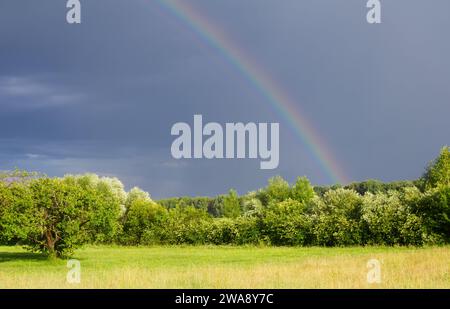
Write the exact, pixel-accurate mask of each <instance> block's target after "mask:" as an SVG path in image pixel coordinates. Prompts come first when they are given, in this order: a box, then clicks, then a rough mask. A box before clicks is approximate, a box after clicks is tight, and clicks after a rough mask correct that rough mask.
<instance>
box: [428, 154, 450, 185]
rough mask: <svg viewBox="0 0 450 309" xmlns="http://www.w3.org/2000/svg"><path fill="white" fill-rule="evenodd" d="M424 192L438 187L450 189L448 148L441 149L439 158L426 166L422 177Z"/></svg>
mask: <svg viewBox="0 0 450 309" xmlns="http://www.w3.org/2000/svg"><path fill="white" fill-rule="evenodd" d="M423 182H424V186H425V190H429V189H433V188H436V187H438V186H444V187H450V147H448V146H446V147H443V148H442V149H441V152H440V154H439V156H438V157H437V158H436V160H434V161H433V162H431V164H430V165H429V166H428V168H427V170H426V172H425V175H424V176H423Z"/></svg>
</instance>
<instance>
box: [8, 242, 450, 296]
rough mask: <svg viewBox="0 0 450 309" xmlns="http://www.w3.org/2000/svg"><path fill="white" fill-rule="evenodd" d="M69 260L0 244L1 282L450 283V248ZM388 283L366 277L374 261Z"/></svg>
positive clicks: (145, 251) (90, 254) (126, 250)
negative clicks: (73, 269)
mask: <svg viewBox="0 0 450 309" xmlns="http://www.w3.org/2000/svg"><path fill="white" fill-rule="evenodd" d="M73 258H75V259H78V260H79V261H80V263H81V282H80V283H79V284H69V283H67V282H66V274H67V271H68V270H69V269H68V268H67V265H66V263H67V261H65V260H49V259H47V258H46V257H45V256H43V255H41V254H33V253H28V252H26V251H24V250H23V249H22V248H20V247H0V288H450V247H448V246H446V247H429V248H400V247H394V248H386V247H355V248H319V247H311V248H299V247H297V248H289V247H231V246H230V247H228V246H223V247H218V246H195V247H193V246H174V247H109V246H99V247H85V248H84V249H81V250H78V251H77V253H76V254H75V256H74V257H73ZM370 259H377V260H379V261H380V262H381V279H382V280H381V283H379V284H376V283H373V284H369V283H367V272H368V268H367V262H368V261H369V260H370Z"/></svg>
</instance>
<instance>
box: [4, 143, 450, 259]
mask: <svg viewBox="0 0 450 309" xmlns="http://www.w3.org/2000/svg"><path fill="white" fill-rule="evenodd" d="M449 173H450V155H449V148H448V147H444V148H443V149H442V150H441V153H440V155H439V157H438V158H437V159H436V160H435V161H433V163H432V164H430V165H429V167H428V168H427V172H426V173H425V175H424V176H423V177H422V178H421V179H420V181H414V182H411V181H400V182H391V183H382V182H379V181H375V180H368V181H364V182H357V183H352V184H349V185H347V186H345V187H342V186H341V185H339V184H337V185H333V186H329V187H314V188H313V187H312V186H311V184H310V182H309V180H308V179H307V178H306V177H300V178H297V179H296V181H295V183H294V184H293V185H292V186H290V185H289V183H288V182H287V181H285V180H284V179H283V178H281V177H279V176H277V177H274V178H271V179H270V180H269V183H268V185H267V186H266V187H265V188H263V189H260V190H258V191H255V192H249V193H247V194H246V195H243V196H241V197H239V196H238V195H237V193H236V191H234V190H230V192H229V193H228V194H227V195H219V196H217V197H212V198H209V197H181V198H171V199H165V200H161V201H159V202H158V203H155V202H154V201H152V199H151V198H150V195H149V194H148V193H147V192H145V191H143V190H141V189H139V188H137V187H135V188H133V189H131V190H130V191H129V192H128V193H127V192H125V190H124V186H123V184H122V183H121V182H120V181H119V180H118V179H117V178H110V177H99V176H97V175H95V174H85V175H76V176H71V175H69V176H65V177H64V178H48V177H45V176H42V175H39V174H36V173H27V172H22V171H14V172H6V173H5V172H3V173H0V243H2V244H17V243H19V244H22V245H25V246H27V247H28V248H29V249H31V250H34V251H41V252H45V253H47V254H49V255H53V256H63V255H70V254H71V253H72V252H73V250H74V249H76V248H77V247H79V246H81V245H82V244H85V243H113V242H119V243H121V244H125V245H155V244H170V245H172V244H193V245H196V244H218V245H219V244H220V245H225V244H233V245H243V244H260V243H264V244H271V245H277V246H285V245H289V246H305V245H319V246H347V245H365V244H371V245H416V246H418V245H423V244H441V243H449V242H450V184H449ZM419 189H420V190H419Z"/></svg>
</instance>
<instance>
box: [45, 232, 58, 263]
mask: <svg viewBox="0 0 450 309" xmlns="http://www.w3.org/2000/svg"><path fill="white" fill-rule="evenodd" d="M45 238H46V241H47V242H46V245H45V247H46V248H47V251H48V255H49V256H50V257H56V251H55V242H56V241H55V240H54V239H53V236H52V232H51V231H50V230H47V231H45Z"/></svg>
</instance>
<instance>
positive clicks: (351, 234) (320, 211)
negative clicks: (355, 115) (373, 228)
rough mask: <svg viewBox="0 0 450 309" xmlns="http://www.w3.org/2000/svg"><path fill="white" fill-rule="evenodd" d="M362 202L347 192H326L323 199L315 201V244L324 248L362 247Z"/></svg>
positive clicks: (313, 219)
mask: <svg viewBox="0 0 450 309" xmlns="http://www.w3.org/2000/svg"><path fill="white" fill-rule="evenodd" d="M361 208H362V198H361V196H360V195H359V194H358V193H356V191H353V190H348V189H341V188H340V189H336V190H329V191H327V192H326V193H325V194H324V197H323V199H320V198H314V199H313V205H312V221H313V233H314V236H315V242H316V243H317V244H318V245H324V246H345V245H357V244H361V243H362V236H363V235H362V225H361V223H360V222H361Z"/></svg>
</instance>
